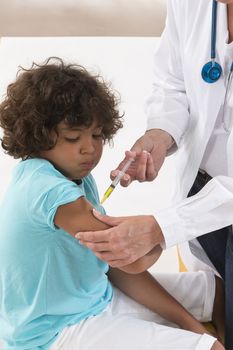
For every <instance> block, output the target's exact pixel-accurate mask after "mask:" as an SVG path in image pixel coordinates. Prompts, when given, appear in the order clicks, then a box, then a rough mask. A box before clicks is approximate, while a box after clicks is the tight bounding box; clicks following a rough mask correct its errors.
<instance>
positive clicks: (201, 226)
mask: <svg viewBox="0 0 233 350" xmlns="http://www.w3.org/2000/svg"><path fill="white" fill-rule="evenodd" d="M154 216H155V219H156V220H157V222H158V224H159V225H160V227H161V229H162V232H163V235H164V239H165V242H164V243H163V244H162V247H163V248H164V249H166V248H169V247H172V246H174V245H176V244H178V243H182V242H185V241H189V240H191V239H194V238H196V237H198V236H201V235H203V234H205V233H208V232H211V231H214V230H217V229H220V228H222V227H225V226H228V225H231V224H233V179H232V178H231V177H227V176H217V177H215V178H213V179H212V180H211V181H210V182H208V183H207V184H206V185H205V186H204V187H203V189H202V190H201V191H200V192H198V193H197V194H196V195H194V196H192V197H189V198H186V199H184V200H182V201H181V202H180V203H179V204H178V205H176V206H173V207H171V208H168V209H163V210H160V211H158V212H156V213H154Z"/></svg>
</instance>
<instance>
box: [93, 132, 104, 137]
mask: <svg viewBox="0 0 233 350" xmlns="http://www.w3.org/2000/svg"><path fill="white" fill-rule="evenodd" d="M93 137H95V138H99V137H101V138H103V134H102V132H101V133H100V134H93Z"/></svg>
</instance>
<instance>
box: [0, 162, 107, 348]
mask: <svg viewBox="0 0 233 350" xmlns="http://www.w3.org/2000/svg"><path fill="white" fill-rule="evenodd" d="M81 196H85V197H86V198H87V199H88V200H89V201H90V202H91V203H92V204H93V206H94V207H95V208H96V209H97V210H99V211H101V210H102V212H103V209H102V207H101V206H100V204H99V198H98V193H97V189H96V185H95V182H94V179H93V177H92V176H91V175H88V176H87V177H85V178H84V179H83V181H82V184H81V185H77V184H75V183H74V182H72V181H70V180H68V179H67V178H66V177H64V176H63V175H62V174H61V173H60V172H59V171H57V170H56V169H55V168H54V167H53V165H52V164H51V163H50V162H48V161H46V160H43V159H37V158H35V159H28V160H25V161H22V162H20V163H19V164H18V165H17V166H16V168H15V171H14V173H13V178H12V181H11V183H10V185H9V188H8V190H7V192H6V194H5V197H4V200H3V203H2V204H1V207H0V339H4V340H5V346H4V349H11V350H12V349H15V350H21V349H22V350H28V349H31V350H32V349H33V350H38V349H40V350H42V349H43V350H45V349H48V348H49V346H51V344H52V343H53V341H54V340H55V339H56V336H57V335H58V333H59V332H60V331H62V330H63V329H64V328H65V327H66V326H68V325H73V324H76V323H78V322H79V321H80V320H83V319H85V318H87V317H89V316H91V315H97V314H99V313H100V312H101V311H102V310H104V309H105V308H106V306H107V304H108V303H109V302H110V300H111V298H112V286H111V284H110V283H109V281H108V278H107V276H106V272H107V271H108V265H107V264H106V263H104V262H103V261H101V260H99V259H98V258H97V257H96V256H95V255H94V254H93V253H92V252H91V251H90V250H89V249H87V248H85V247H84V246H82V245H80V244H79V243H78V241H77V240H76V239H75V238H74V237H72V236H71V235H70V234H68V233H67V232H65V231H64V230H62V229H58V228H56V227H55V226H54V222H53V221H54V215H55V213H56V210H57V208H58V207H59V206H60V205H62V204H66V203H69V202H72V201H75V200H76V199H77V198H79V197H81ZM77 215H78V213H77Z"/></svg>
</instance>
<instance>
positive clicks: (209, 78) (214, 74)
mask: <svg viewBox="0 0 233 350" xmlns="http://www.w3.org/2000/svg"><path fill="white" fill-rule="evenodd" d="M217 5H218V3H217V1H216V0H213V4H212V23H211V61H209V62H207V63H206V64H205V65H204V66H203V68H202V71H201V76H202V79H203V80H204V81H205V82H206V83H209V84H212V83H215V82H216V81H218V79H219V78H220V76H221V75H222V67H221V65H220V64H219V63H218V62H216V61H215V59H216V51H215V49H216V30H217ZM232 73H233V61H232V63H231V68H230V72H229V75H228V78H227V84H226V92H225V97H224V102H223V113H222V123H223V127H224V129H225V131H226V132H229V131H230V128H228V126H227V123H226V121H225V112H226V106H227V104H228V97H229V91H230V87H231V82H232V77H233V74H232Z"/></svg>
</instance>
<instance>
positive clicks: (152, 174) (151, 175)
mask: <svg viewBox="0 0 233 350" xmlns="http://www.w3.org/2000/svg"><path fill="white" fill-rule="evenodd" d="M157 175H158V170H157V169H156V167H155V164H154V161H153V158H152V156H151V154H150V153H149V154H148V158H147V167H146V180H147V181H153V180H154V179H155V178H156V177H157Z"/></svg>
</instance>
